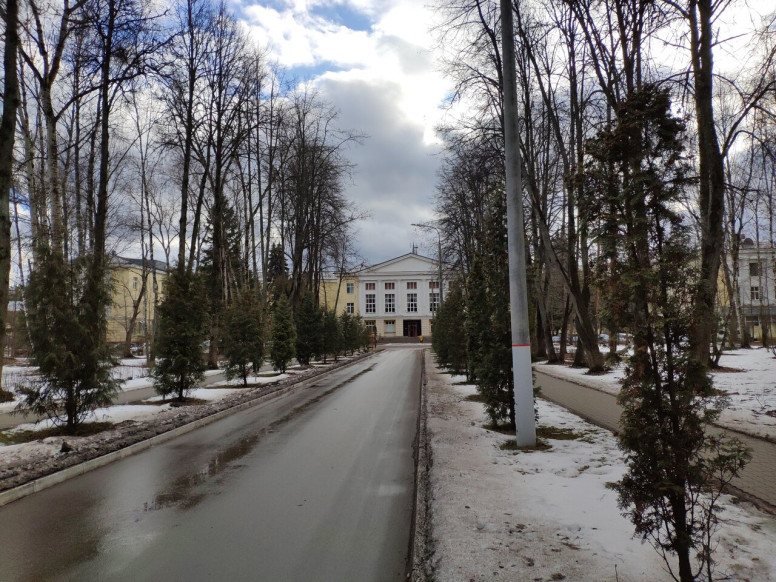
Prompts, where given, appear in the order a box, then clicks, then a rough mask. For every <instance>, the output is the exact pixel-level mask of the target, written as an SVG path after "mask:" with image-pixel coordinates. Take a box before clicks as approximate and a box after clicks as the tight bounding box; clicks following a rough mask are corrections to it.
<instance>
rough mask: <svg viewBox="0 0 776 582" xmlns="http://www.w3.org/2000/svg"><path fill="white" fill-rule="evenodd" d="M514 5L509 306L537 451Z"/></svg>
mask: <svg viewBox="0 0 776 582" xmlns="http://www.w3.org/2000/svg"><path fill="white" fill-rule="evenodd" d="M513 26H514V25H513V23H512V0H501V46H502V51H503V55H502V62H503V67H504V71H503V79H504V106H503V111H504V121H503V123H504V154H505V166H506V191H507V192H506V193H507V247H508V251H509V306H510V313H511V323H512V373H513V376H514V383H515V425H516V427H515V428H516V429H517V430H516V433H517V435H516V438H517V446H519V447H534V446H536V422H535V420H534V398H533V374H532V372H531V333H530V330H529V327H528V291H527V289H526V278H525V244H524V240H525V232H524V226H523V200H522V189H523V187H522V177H521V176H520V148H519V144H518V137H519V136H518V132H517V80H516V76H515V39H514V32H513Z"/></svg>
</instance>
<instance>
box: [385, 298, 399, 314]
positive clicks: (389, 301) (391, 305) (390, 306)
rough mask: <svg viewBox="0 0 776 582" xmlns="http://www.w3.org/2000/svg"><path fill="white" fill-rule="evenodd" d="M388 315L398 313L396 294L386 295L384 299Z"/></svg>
mask: <svg viewBox="0 0 776 582" xmlns="http://www.w3.org/2000/svg"><path fill="white" fill-rule="evenodd" d="M383 303H384V305H385V312H386V313H396V294H395V293H386V294H385V297H384V298H383Z"/></svg>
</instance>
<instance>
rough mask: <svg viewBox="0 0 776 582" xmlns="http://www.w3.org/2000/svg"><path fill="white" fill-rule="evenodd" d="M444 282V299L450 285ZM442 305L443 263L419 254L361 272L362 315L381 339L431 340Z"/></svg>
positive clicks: (373, 266) (360, 299) (360, 296)
mask: <svg viewBox="0 0 776 582" xmlns="http://www.w3.org/2000/svg"><path fill="white" fill-rule="evenodd" d="M443 277H444V274H443ZM441 283H442V285H443V287H442V289H441V291H442V293H441V297H442V298H443V297H444V296H445V294H446V293H447V283H446V282H445V281H442V282H441ZM439 303H440V281H439V263H438V262H437V261H435V260H434V259H429V258H428V257H423V256H421V255H418V254H417V253H416V252H412V253H407V254H406V255H402V256H400V257H396V258H395V259H391V260H389V261H385V262H383V263H378V264H376V265H372V266H371V267H367V268H366V269H363V270H362V271H360V272H359V273H358V313H359V314H360V315H361V317H362V318H363V320H364V322H365V323H366V325H367V326H369V327H373V328H374V329H375V330H376V332H377V336H378V337H379V338H386V339H391V338H401V337H408V338H415V337H418V336H420V335H423V336H426V337H430V336H431V333H432V331H431V321H432V320H433V318H434V314H435V312H436V310H437V308H438V307H439Z"/></svg>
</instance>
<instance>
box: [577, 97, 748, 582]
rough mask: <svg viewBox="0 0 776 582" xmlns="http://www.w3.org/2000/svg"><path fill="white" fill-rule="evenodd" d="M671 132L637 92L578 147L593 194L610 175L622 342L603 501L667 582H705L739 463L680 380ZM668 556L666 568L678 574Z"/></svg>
mask: <svg viewBox="0 0 776 582" xmlns="http://www.w3.org/2000/svg"><path fill="white" fill-rule="evenodd" d="M683 131H684V125H683V123H682V121H681V120H680V119H677V118H675V117H673V116H672V115H671V106H670V100H669V97H668V93H667V91H665V90H662V89H659V88H657V87H656V86H653V85H647V86H645V87H643V88H641V89H640V90H638V91H635V92H634V93H633V94H632V95H630V96H629V98H628V99H627V100H626V101H624V102H623V103H622V104H621V105H620V107H619V108H618V111H617V123H616V124H614V125H613V126H612V127H610V128H606V129H604V130H602V131H601V132H600V133H599V135H598V136H597V137H596V139H595V140H592V141H591V142H590V143H589V144H588V151H589V152H590V157H591V159H590V161H589V163H588V167H587V176H588V179H589V180H590V181H591V183H592V184H591V185H592V186H593V188H591V190H592V191H593V192H595V191H596V189H595V188H594V186H595V185H596V184H597V183H600V181H601V177H602V176H603V177H605V179H607V180H610V179H611V176H606V173H607V172H610V171H611V169H612V168H614V169H615V171H616V178H617V184H618V192H619V196H618V199H617V200H616V203H615V204H609V205H607V206H608V207H609V208H611V209H612V210H614V211H615V212H617V214H618V215H617V220H618V222H619V223H620V224H621V227H620V228H619V229H616V230H611V231H610V232H609V233H608V235H609V236H612V237H614V239H615V240H613V241H610V243H611V246H612V247H614V248H618V249H621V251H620V252H621V253H622V259H621V260H622V262H623V263H624V264H625V265H626V268H624V269H623V270H622V272H621V273H619V276H618V280H617V281H616V283H617V285H618V286H619V288H620V289H621V290H622V291H621V293H622V294H624V295H625V297H621V298H620V300H621V301H623V300H626V301H627V305H628V308H629V313H628V318H629V320H630V325H631V326H632V329H633V334H634V348H635V349H634V351H633V355H632V356H631V357H630V358H629V361H628V365H627V368H626V372H625V379H624V380H623V386H622V391H621V393H620V402H621V404H622V406H623V415H622V431H621V433H620V444H621V446H622V448H623V449H624V450H625V451H626V454H627V459H628V470H627V472H626V474H625V475H624V476H623V478H622V479H621V480H620V482H619V483H618V484H617V485H616V486H615V489H616V490H617V492H618V494H619V501H620V505H621V507H622V508H623V509H626V510H627V511H628V513H629V515H630V518H631V521H632V522H633V523H634V525H635V528H636V533H637V535H639V536H641V537H642V539H643V540H645V541H649V542H650V543H651V544H652V545H653V546H654V547H655V548H656V549H657V550H658V551H659V552H661V553H662V554H663V558H664V560H665V563H666V565H667V566H668V567H669V569H670V570H671V574H672V576H673V577H674V578H675V579H677V580H681V581H682V582H689V581H690V580H696V579H697V578H698V577H699V576H702V577H703V578H704V579H709V580H710V579H711V578H712V565H713V559H712V549H713V543H712V534H713V529H714V524H715V523H716V519H717V517H716V513H717V511H718V509H717V499H718V497H719V494H720V492H721V487H722V486H723V485H724V484H725V483H727V482H729V481H730V480H731V479H732V478H733V477H735V476H736V475H737V474H738V473H739V472H740V471H741V469H742V468H743V465H744V463H745V462H746V459H747V456H748V453H747V451H746V450H745V449H744V448H743V447H742V446H741V444H740V443H738V442H737V441H735V440H732V439H726V438H723V437H719V436H715V435H712V434H709V433H707V432H706V430H705V428H706V426H707V425H708V423H709V422H710V421H712V420H714V418H716V417H717V416H718V415H719V412H720V406H721V404H722V402H721V400H720V399H719V398H718V397H717V395H716V394H715V392H714V390H713V387H712V383H711V379H710V377H709V376H708V375H705V374H704V377H703V381H702V382H699V381H698V380H697V377H696V378H693V377H692V376H693V374H694V373H695V372H694V371H693V369H692V353H691V345H690V343H689V342H688V341H687V339H686V338H687V337H688V336H689V335H690V334H689V330H690V328H691V326H692V323H693V317H694V308H693V305H692V297H693V294H692V282H693V281H695V280H697V277H696V276H695V274H694V273H693V271H694V269H695V266H694V264H695V262H694V260H693V250H692V247H691V245H690V237H689V229H688V227H687V225H686V224H685V223H684V221H683V218H682V216H681V215H680V214H679V213H678V212H677V210H676V209H677V208H678V207H680V201H681V200H682V199H683V195H684V193H683V190H684V189H685V188H686V186H687V184H688V183H689V179H688V177H687V164H686V160H685V158H684V156H683V144H682V133H683ZM598 191H603V189H599V190H598ZM668 554H674V555H675V556H676V558H677V561H678V572H675V571H673V568H672V565H671V563H670V560H669V559H668ZM693 562H694V563H693ZM677 574H678V575H677Z"/></svg>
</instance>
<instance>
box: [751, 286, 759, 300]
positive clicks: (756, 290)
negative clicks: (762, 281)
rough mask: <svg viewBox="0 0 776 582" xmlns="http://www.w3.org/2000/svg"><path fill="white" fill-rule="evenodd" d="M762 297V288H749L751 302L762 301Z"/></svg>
mask: <svg viewBox="0 0 776 582" xmlns="http://www.w3.org/2000/svg"><path fill="white" fill-rule="evenodd" d="M760 298H761V295H760V287H759V286H757V285H752V286H751V287H750V288H749V299H750V300H751V301H760Z"/></svg>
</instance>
